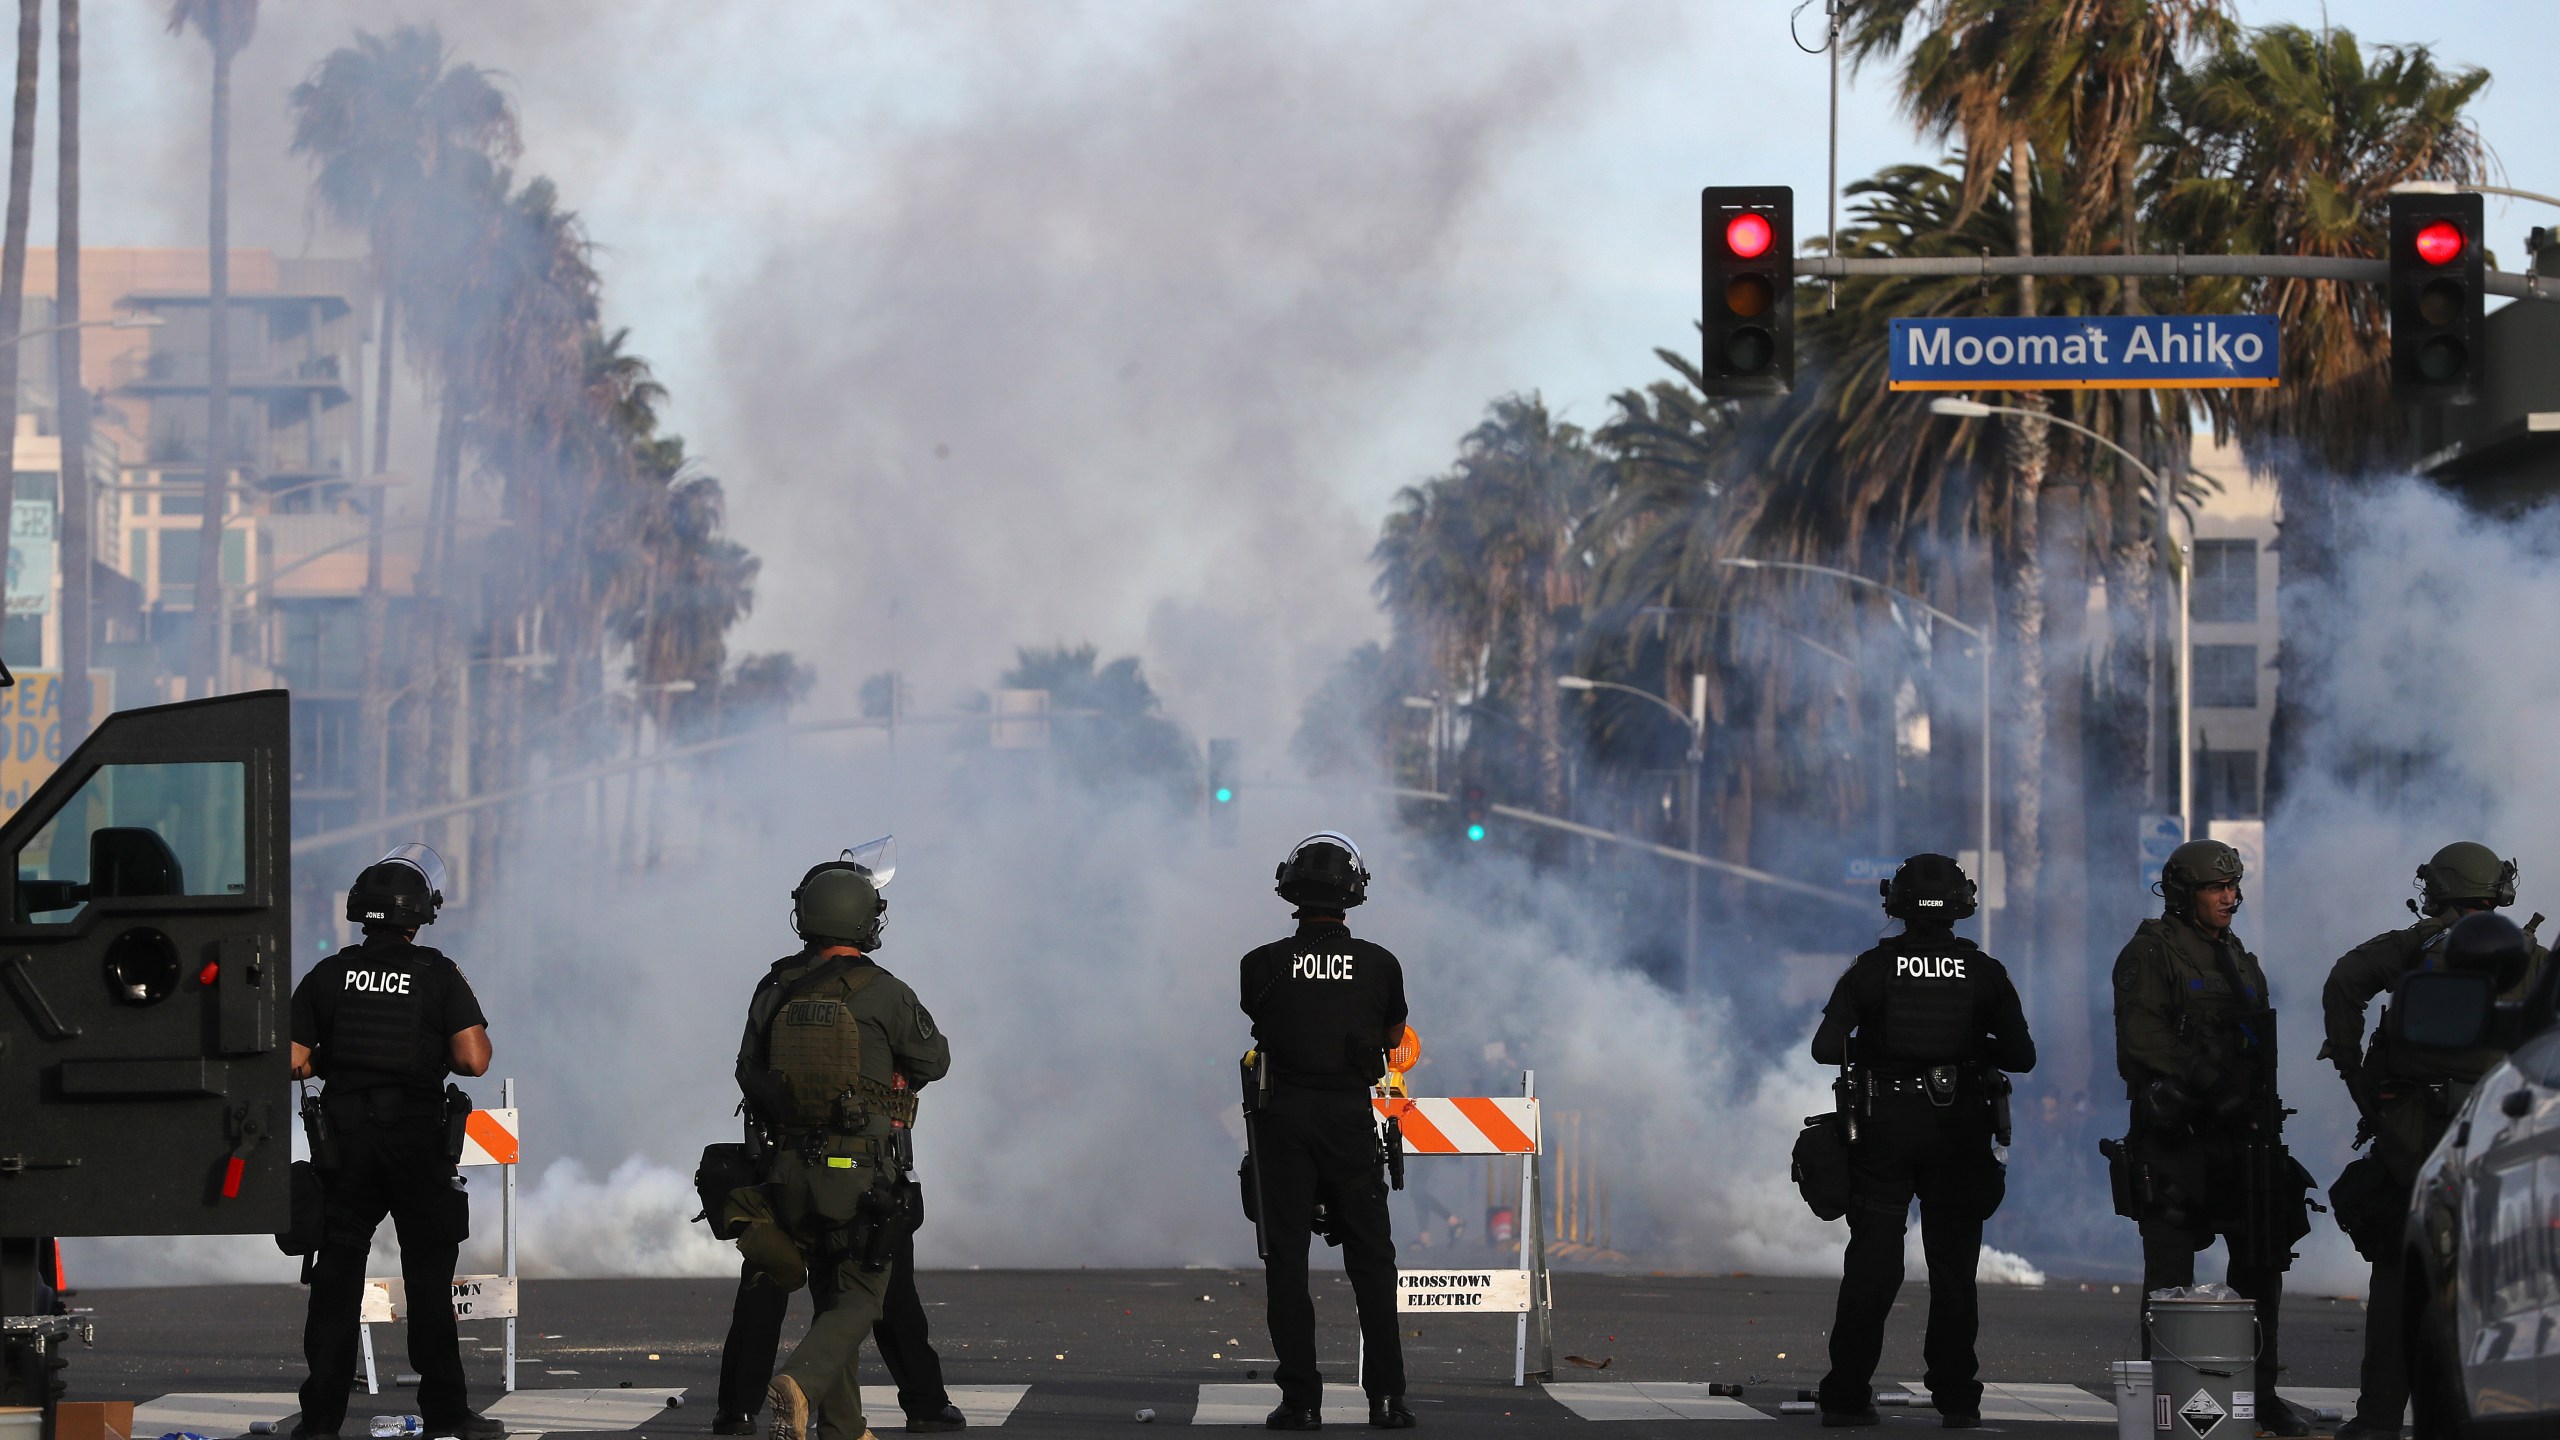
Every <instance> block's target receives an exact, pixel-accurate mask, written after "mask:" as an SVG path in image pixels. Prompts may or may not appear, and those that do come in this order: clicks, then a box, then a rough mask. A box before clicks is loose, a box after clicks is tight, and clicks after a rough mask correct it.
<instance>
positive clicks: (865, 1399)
mask: <svg viewBox="0 0 2560 1440" xmlns="http://www.w3.org/2000/svg"><path fill="white" fill-rule="evenodd" d="M944 1388H946V1389H948V1390H949V1391H950V1392H951V1403H952V1404H954V1405H957V1406H959V1407H960V1413H961V1414H963V1415H966V1416H968V1417H969V1425H970V1428H972V1429H984V1428H985V1427H987V1426H990V1425H1001V1424H1003V1423H1004V1422H1005V1421H1006V1420H1008V1419H1011V1418H1012V1416H1013V1408H1014V1407H1015V1406H1017V1405H1019V1404H1021V1403H1022V1397H1023V1396H1025V1395H1028V1394H1030V1393H1031V1387H1030V1386H1028V1385H951V1386H946V1387H944ZM1273 1403H1275V1404H1276V1403H1278V1402H1276V1401H1275V1402H1273ZM1265 1408H1268V1407H1265ZM862 1413H863V1415H864V1417H865V1418H867V1419H869V1420H870V1421H871V1428H872V1429H874V1430H882V1429H887V1428H889V1427H891V1426H895V1425H897V1424H898V1422H897V1421H896V1420H895V1419H891V1420H889V1421H887V1422H886V1423H885V1424H884V1423H883V1422H882V1419H881V1417H882V1416H895V1415H897V1414H898V1387H897V1386H895V1385H865V1386H863V1387H862ZM1254 1418H1255V1419H1257V1420H1259V1419H1260V1418H1261V1417H1260V1416H1256V1417H1254Z"/></svg>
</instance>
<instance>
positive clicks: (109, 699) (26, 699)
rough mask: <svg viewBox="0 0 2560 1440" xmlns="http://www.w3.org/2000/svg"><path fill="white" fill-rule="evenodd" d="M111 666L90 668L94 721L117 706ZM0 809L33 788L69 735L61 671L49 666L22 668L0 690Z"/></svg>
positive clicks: (67, 749)
mask: <svg viewBox="0 0 2560 1440" xmlns="http://www.w3.org/2000/svg"><path fill="white" fill-rule="evenodd" d="M115 699H116V672H114V671H113V670H92V671H90V672H89V722H90V723H91V724H93V725H94V724H96V723H97V722H98V721H101V720H104V719H106V718H107V715H108V713H109V712H110V711H112V710H114V709H115V708H116V706H115ZM0 740H5V741H6V743H7V747H8V748H7V749H6V750H5V751H0V815H11V814H15V813H16V812H17V809H18V807H19V806H21V805H24V804H26V803H27V797H28V796H30V795H33V794H34V793H36V787H37V786H39V785H41V784H43V783H44V782H45V778H46V777H47V776H49V775H51V774H52V773H53V771H54V767H55V766H57V765H60V764H61V763H62V757H63V756H65V755H68V754H70V753H71V748H72V743H73V742H72V739H71V737H69V736H67V735H65V734H63V733H62V677H61V676H60V675H57V674H55V673H54V672H52V671H50V670H21V671H19V672H18V683H17V684H15V685H12V686H10V687H9V688H8V689H5V690H0Z"/></svg>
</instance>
